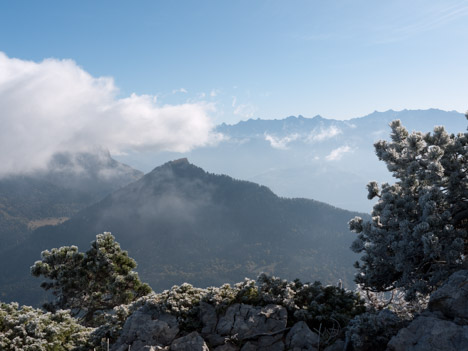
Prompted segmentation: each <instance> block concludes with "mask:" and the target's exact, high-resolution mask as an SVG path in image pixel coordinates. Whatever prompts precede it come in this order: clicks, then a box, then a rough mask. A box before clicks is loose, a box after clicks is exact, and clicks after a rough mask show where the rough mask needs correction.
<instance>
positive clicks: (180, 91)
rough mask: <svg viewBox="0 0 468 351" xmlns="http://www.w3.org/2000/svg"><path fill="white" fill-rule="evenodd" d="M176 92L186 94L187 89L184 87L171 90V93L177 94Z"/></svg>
mask: <svg viewBox="0 0 468 351" xmlns="http://www.w3.org/2000/svg"><path fill="white" fill-rule="evenodd" d="M177 93H183V94H187V93H188V91H187V89H185V88H180V89H174V90H173V91H172V94H177Z"/></svg>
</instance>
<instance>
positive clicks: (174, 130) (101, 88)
mask: <svg viewBox="0 0 468 351" xmlns="http://www.w3.org/2000/svg"><path fill="white" fill-rule="evenodd" d="M180 91H181V90H180ZM117 93H118V89H117V88H116V86H115V84H114V81H113V79H112V78H109V77H98V78H95V77H93V76H91V75H90V74H89V73H87V72H86V71H84V70H83V69H82V68H80V67H79V66H78V65H77V64H76V63H75V62H74V61H72V60H56V59H46V60H44V61H42V62H39V63H36V62H31V61H24V60H20V59H14V58H9V57H7V56H6V55H5V54H4V53H2V52H0V110H1V128H0V147H1V150H3V152H2V153H1V154H0V175H2V174H7V173H16V172H24V171H30V170H33V169H36V168H41V167H45V165H46V164H47V162H48V161H49V160H50V158H51V156H52V155H53V154H55V153H57V152H63V151H85V150H87V149H89V148H90V147H96V146H102V147H105V148H108V149H109V150H110V151H111V152H112V153H125V151H126V150H127V151H129V150H141V149H153V150H156V151H177V152H186V151H188V150H190V149H192V148H194V147H197V146H202V145H206V144H209V143H213V142H216V140H217V138H219V136H218V135H216V134H214V133H213V132H212V130H213V127H214V125H213V122H212V121H211V119H210V116H209V113H210V112H212V111H213V110H214V107H213V105H211V104H208V103H205V102H194V103H185V104H181V105H161V104H159V103H158V102H157V101H156V98H155V97H154V96H151V95H136V94H132V95H130V96H128V97H125V98H117Z"/></svg>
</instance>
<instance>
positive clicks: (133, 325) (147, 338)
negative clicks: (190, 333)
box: [111, 306, 179, 351]
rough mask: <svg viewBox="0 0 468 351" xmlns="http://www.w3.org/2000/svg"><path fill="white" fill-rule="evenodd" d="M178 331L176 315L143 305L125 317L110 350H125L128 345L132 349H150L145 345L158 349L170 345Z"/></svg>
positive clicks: (135, 350)
mask: <svg viewBox="0 0 468 351" xmlns="http://www.w3.org/2000/svg"><path fill="white" fill-rule="evenodd" d="M178 333H179V324H178V322H177V319H176V317H174V316H172V315H170V314H165V313H158V312H156V311H152V310H151V309H149V308H147V307H145V306H144V307H142V308H141V309H139V310H137V311H135V312H134V313H133V314H132V315H131V316H130V317H129V318H128V319H127V321H126V322H125V324H124V327H123V329H122V333H121V336H120V338H119V339H118V340H117V343H116V344H115V345H114V346H113V347H112V349H111V350H112V351H127V350H128V348H129V346H131V349H132V350H134V351H138V350H142V351H143V350H150V348H145V347H146V346H149V347H151V346H154V348H153V349H154V350H160V349H163V347H165V346H168V345H171V343H172V342H173V341H174V339H175V338H176V336H177V334H178ZM157 347H158V348H157Z"/></svg>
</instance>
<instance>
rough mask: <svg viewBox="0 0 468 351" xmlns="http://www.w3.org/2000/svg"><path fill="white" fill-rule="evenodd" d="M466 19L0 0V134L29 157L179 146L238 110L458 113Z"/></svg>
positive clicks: (330, 6) (279, 6)
mask: <svg viewBox="0 0 468 351" xmlns="http://www.w3.org/2000/svg"><path fill="white" fill-rule="evenodd" d="M467 17H468V0H466V1H461V0H457V1H453V0H444V1H430V0H424V1H423V0H414V1H406V0H405V1H401V0H396V1H370V0H366V1H364V0H352V1H351V0H349V1H346V0H343V1H334V0H331V1H312V0H288V1H278V0H255V1H254V0H238V1H228V0H198V1H188V0H174V1H168V0H164V1H163V0H151V1H148V0H141V1H120V0H112V1H108V0H103V1H87V0H80V1H63V0H60V1H54V0H50V1H37V0H29V1H25V0H16V1H2V2H0V108H1V110H2V117H0V118H1V119H2V124H3V128H2V130H3V133H2V131H1V130H0V140H1V139H3V140H4V142H3V144H5V143H6V142H7V141H8V143H9V144H8V145H9V147H10V148H11V145H12V144H11V143H14V140H18V142H17V144H16V145H15V149H18V150H19V151H21V152H22V153H24V154H26V153H27V152H29V151H30V150H31V149H48V150H46V151H44V155H43V156H44V157H42V158H41V157H38V161H37V162H38V163H40V162H43V160H44V159H46V158H47V157H48V156H50V153H51V152H52V151H53V150H56V149H58V148H65V149H66V148H67V146H70V148H71V145H73V147H76V146H77V145H78V146H80V145H87V144H89V143H90V142H93V141H95V140H96V139H99V138H101V139H102V141H103V142H105V143H106V145H108V147H109V148H110V149H111V150H113V152H114V153H119V152H121V151H122V150H123V149H125V148H159V149H161V150H179V151H183V150H188V149H191V148H193V147H197V146H199V145H206V144H207V143H212V142H216V140H217V139H219V137H220V136H219V135H214V134H213V133H212V132H211V129H212V127H213V126H214V125H216V124H219V123H222V122H226V123H231V124H232V123H236V122H238V121H240V120H246V119H249V118H262V119H272V118H276V119H280V118H285V117H287V116H291V115H295V116H297V115H303V116H306V117H313V116H315V115H317V114H319V115H321V116H323V117H325V118H333V119H340V120H342V119H349V118H352V117H360V116H364V115H366V114H369V113H371V112H373V111H375V110H377V111H386V110H389V109H394V110H402V109H427V108H439V109H443V110H449V111H450V110H457V111H459V112H464V111H465V110H467V109H468V86H467V84H466V82H467V81H468V64H467V62H468V45H466V43H468V20H467V19H468V18H467ZM111 125H112V127H109V126H111ZM31 132H33V133H35V134H34V135H37V138H36V137H35V138H34V140H32V141H27V142H25V139H26V137H27V136H28V135H30V133H31ZM136 135H138V138H137V137H135V136H136ZM155 135H156V137H154V136H155ZM36 139H37V140H39V141H37V140H36ZM51 141H53V142H52V143H51ZM3 144H2V143H1V142H0V146H1V147H2V148H3V147H5V145H7V144H5V145H3ZM51 144H53V145H51ZM20 155H21V153H19V154H18V157H16V158H15V160H13V161H12V158H11V157H10V156H9V159H8V160H7V159H6V158H4V159H2V158H1V157H0V162H7V163H9V164H11V165H10V166H11V167H10V168H12V169H13V168H14V167H17V166H18V164H17V163H18V162H20V161H18V159H20ZM28 162H29V161H28Z"/></svg>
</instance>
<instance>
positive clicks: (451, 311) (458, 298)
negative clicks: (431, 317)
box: [428, 270, 468, 324]
mask: <svg viewBox="0 0 468 351" xmlns="http://www.w3.org/2000/svg"><path fill="white" fill-rule="evenodd" d="M428 307H429V311H431V312H437V311H438V312H442V314H443V315H444V316H445V317H446V318H449V319H454V320H455V322H457V323H458V324H468V323H467V321H468V271H467V270H462V271H458V272H455V273H453V274H452V275H451V276H450V278H449V279H448V280H447V282H446V283H445V284H444V285H443V286H441V287H440V288H439V289H437V290H436V291H435V292H434V293H433V294H432V295H431V298H430V300H429V306H428Z"/></svg>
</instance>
